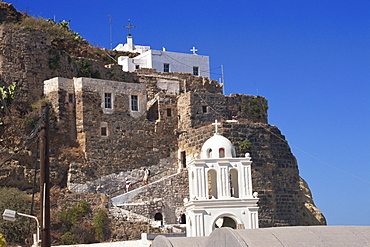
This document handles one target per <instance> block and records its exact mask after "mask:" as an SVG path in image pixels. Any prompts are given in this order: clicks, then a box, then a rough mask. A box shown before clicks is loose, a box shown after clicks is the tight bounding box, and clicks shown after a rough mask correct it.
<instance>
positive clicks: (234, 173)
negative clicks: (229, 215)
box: [230, 169, 239, 198]
mask: <svg viewBox="0 0 370 247" xmlns="http://www.w3.org/2000/svg"><path fill="white" fill-rule="evenodd" d="M230 196H231V197H235V198H239V180H238V170H237V169H231V170H230Z"/></svg>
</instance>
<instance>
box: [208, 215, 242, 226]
mask: <svg viewBox="0 0 370 247" xmlns="http://www.w3.org/2000/svg"><path fill="white" fill-rule="evenodd" d="M237 225H238V223H237V221H236V220H234V219H233V218H232V217H229V216H221V217H219V218H217V219H216V220H215V222H214V224H213V229H215V228H221V227H230V228H232V229H237Z"/></svg>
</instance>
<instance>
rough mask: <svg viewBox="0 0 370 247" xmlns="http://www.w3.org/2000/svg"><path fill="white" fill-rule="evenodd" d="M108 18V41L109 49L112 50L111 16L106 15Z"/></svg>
mask: <svg viewBox="0 0 370 247" xmlns="http://www.w3.org/2000/svg"><path fill="white" fill-rule="evenodd" d="M108 17H109V40H110V43H109V44H110V49H111V50H112V43H113V42H112V16H110V15H108Z"/></svg>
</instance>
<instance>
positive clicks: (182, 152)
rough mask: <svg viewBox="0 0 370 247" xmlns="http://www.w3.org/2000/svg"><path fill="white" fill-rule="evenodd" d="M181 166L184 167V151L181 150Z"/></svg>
mask: <svg viewBox="0 0 370 247" xmlns="http://www.w3.org/2000/svg"><path fill="white" fill-rule="evenodd" d="M180 161H181V168H186V152H185V151H181V153H180Z"/></svg>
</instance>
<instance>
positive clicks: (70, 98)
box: [68, 93, 74, 103]
mask: <svg viewBox="0 0 370 247" xmlns="http://www.w3.org/2000/svg"><path fill="white" fill-rule="evenodd" d="M68 102H69V103H73V102H74V97H73V94H72V93H69V94H68Z"/></svg>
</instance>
